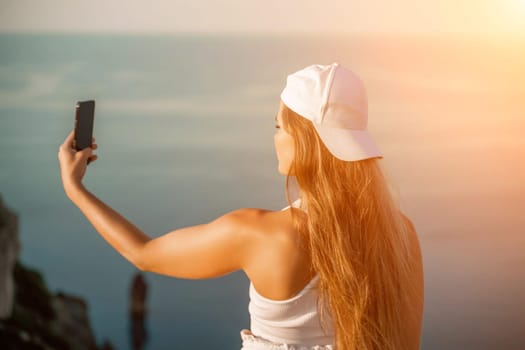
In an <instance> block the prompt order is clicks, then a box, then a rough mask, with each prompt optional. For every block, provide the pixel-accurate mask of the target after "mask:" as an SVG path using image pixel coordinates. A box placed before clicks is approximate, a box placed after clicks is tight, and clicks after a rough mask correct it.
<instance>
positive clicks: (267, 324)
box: [248, 199, 334, 349]
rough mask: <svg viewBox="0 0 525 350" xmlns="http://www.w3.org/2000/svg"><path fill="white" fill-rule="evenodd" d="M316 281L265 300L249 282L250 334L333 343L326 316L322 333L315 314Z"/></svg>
mask: <svg viewBox="0 0 525 350" xmlns="http://www.w3.org/2000/svg"><path fill="white" fill-rule="evenodd" d="M299 202H300V200H299V199H298V200H296V201H295V202H294V203H293V204H292V205H293V206H294V207H296V206H298V204H299ZM288 207H289V206H287V207H286V208H284V209H282V210H285V209H287V208H288ZM318 279H319V275H316V276H315V277H314V278H313V279H312V280H311V281H310V282H309V283H308V284H307V285H306V286H305V287H304V288H303V290H301V291H300V292H299V293H298V294H296V295H295V296H293V297H292V298H290V299H286V300H272V299H268V298H265V297H263V296H262V295H260V294H259V293H258V292H257V290H255V288H254V286H253V283H251V282H250V290H249V294H250V302H249V304H248V310H249V312H250V329H251V332H252V333H253V334H254V335H257V336H260V337H263V338H265V339H268V340H271V341H273V342H277V343H286V344H297V345H302V346H315V345H331V344H334V330H333V326H332V324H331V322H330V321H331V320H330V318H329V315H328V313H326V314H327V317H328V321H329V322H328V323H329V324H328V325H327V334H325V333H324V332H323V329H322V328H321V323H320V318H319V315H318V312H317V284H316V282H317V280H318ZM328 349H331V347H328Z"/></svg>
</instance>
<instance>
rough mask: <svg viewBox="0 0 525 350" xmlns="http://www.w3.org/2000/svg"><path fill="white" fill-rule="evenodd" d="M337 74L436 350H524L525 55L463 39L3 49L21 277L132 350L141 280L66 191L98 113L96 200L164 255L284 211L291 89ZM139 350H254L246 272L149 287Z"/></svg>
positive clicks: (45, 43) (113, 38)
mask: <svg viewBox="0 0 525 350" xmlns="http://www.w3.org/2000/svg"><path fill="white" fill-rule="evenodd" d="M336 61H337V62H339V63H340V64H343V65H345V66H346V67H348V68H350V69H352V70H353V71H354V72H355V73H356V74H357V75H358V76H359V77H360V78H361V79H362V80H363V82H364V84H365V87H366V92H367V98H368V129H369V131H370V132H371V134H372V135H373V137H374V139H375V140H376V143H377V144H378V147H379V148H380V149H381V151H382V152H383V154H384V158H383V159H382V160H381V162H382V166H383V169H384V171H385V174H386V176H387V177H388V179H389V183H390V184H391V188H392V193H393V196H394V197H395V198H396V201H397V202H398V204H399V206H400V208H401V209H402V210H403V211H404V212H405V213H406V215H407V216H409V217H410V218H411V220H412V222H413V223H414V225H415V227H416V230H417V232H418V237H419V240H420V245H421V250H422V254H423V261H424V273H425V277H424V278H425V306H424V315H423V329H422V343H421V348H422V349H424V350H438V349H448V350H452V349H458V350H466V349H476V350H484V349H487V350H488V349H506V350H510V349H516V350H518V349H525V269H524V267H525V214H524V212H525V37H523V36H521V37H520V36H504V35H499V36H498V35H493V36H488V37H487V36H482V35H479V36H474V35H470V36H466V35H459V34H458V35H453V34H442V35H441V34H440V35H425V34H406V35H405V34H404V35H401V34H392V33H383V34H380V33H374V34H352V35H350V34H345V35H343V34H341V35H339V34H337V35H336V34H334V35H328V34H319V35H317V34H316V35H313V34H312V35H310V34H289V35H258V34H224V35H222V34H213V33H209V34H174V35H148V34H129V35H125V34H68V33H65V34H58V33H52V34H49V33H48V34H44V33H33V34H2V35H0V184H1V185H0V195H1V196H2V199H3V200H4V203H5V204H6V205H7V206H8V207H10V208H11V209H12V210H13V211H15V212H16V213H17V214H18V216H19V234H20V242H21V246H22V249H21V251H20V256H19V259H20V260H21V261H22V262H23V263H24V264H26V265H28V266H30V267H32V268H36V269H38V270H39V271H41V272H42V274H43V276H44V278H45V281H46V283H47V285H48V287H49V289H50V290H51V291H53V292H58V291H63V292H64V293H67V294H72V295H75V296H78V297H81V298H83V299H84V300H85V301H86V302H87V305H88V317H89V321H90V323H91V325H92V327H93V332H94V335H95V337H96V340H97V342H98V343H99V344H101V343H102V342H103V341H105V340H108V341H110V342H111V343H112V344H113V345H114V346H115V348H116V349H131V348H133V345H132V342H133V341H132V339H133V338H132V333H133V332H132V330H133V329H134V328H133V327H134V326H133V324H132V322H131V320H130V318H129V303H130V287H131V283H132V279H133V276H134V275H135V273H137V271H138V270H137V268H136V267H135V266H133V265H132V264H131V263H130V262H129V261H127V260H126V259H125V258H124V257H123V256H122V255H121V254H120V253H118V252H117V251H116V250H114V249H113V248H112V247H111V246H110V245H109V244H108V243H107V242H106V241H105V240H104V239H103V238H102V237H101V236H100V235H99V234H98V232H97V231H96V230H95V229H94V227H93V226H92V225H91V224H90V222H89V221H88V220H87V219H86V217H85V216H83V214H82V213H81V211H80V210H79V209H78V208H77V207H76V206H75V205H74V204H73V203H72V202H71V201H70V200H69V199H68V198H67V196H66V195H65V193H64V190H63V187H62V183H61V179H60V169H59V163H58V157H57V154H58V149H59V146H60V144H61V143H62V142H63V141H64V139H65V137H66V136H67V135H68V133H69V132H70V131H71V130H72V129H73V126H74V111H75V104H76V102H77V101H83V100H89V99H94V100H95V101H96V107H95V123H94V136H95V138H96V143H97V144H98V149H97V150H96V151H95V152H94V153H95V154H97V155H98V159H97V160H96V161H95V162H94V163H92V164H90V165H89V166H88V169H87V172H86V174H85V177H84V180H83V183H84V185H85V186H86V188H87V189H88V190H89V191H90V192H92V193H93V194H95V195H96V196H97V197H98V198H99V199H101V200H102V201H104V203H106V204H107V205H109V206H110V207H111V208H113V209H114V210H116V211H117V212H118V213H120V214H121V215H123V216H124V217H125V218H127V219H128V220H129V221H130V222H132V223H133V224H135V225H136V226H137V227H138V228H140V229H141V230H142V231H143V232H144V233H146V234H147V235H148V236H150V237H151V238H155V237H159V236H161V235H163V234H165V233H168V232H171V231H173V230H176V229H178V228H182V227H187V226H192V225H198V224H202V223H207V222H210V221H212V220H214V219H215V218H217V217H219V216H221V215H223V214H225V213H227V212H229V211H232V210H235V209H238V208H243V207H250V208H263V209H268V210H280V209H282V208H284V207H285V206H286V205H287V202H286V196H285V178H284V177H283V176H282V175H280V174H279V173H278V171H277V166H278V162H277V157H276V154H275V149H274V144H273V134H274V132H275V129H274V125H275V124H274V117H275V115H276V113H277V110H278V108H279V98H280V93H281V91H282V89H283V88H284V86H285V83H286V77H287V75H288V74H291V73H293V72H295V71H297V70H300V69H302V68H304V67H306V66H308V65H311V64H329V63H332V62H336ZM143 275H144V278H145V280H146V282H147V286H148V288H147V298H146V301H147V307H148V312H147V314H146V317H145V320H144V325H145V330H146V334H147V337H146V341H145V344H144V345H143V347H142V349H151V350H164V349H166V350H167V349H211V348H213V349H240V347H241V339H240V334H239V332H240V330H241V329H243V328H249V326H250V323H249V322H250V320H249V313H248V302H249V297H248V287H249V280H248V278H247V276H246V275H245V274H244V273H243V272H242V271H236V272H233V273H231V274H227V275H225V276H221V277H216V278H209V279H202V280H192V279H182V278H174V277H169V276H165V275H160V274H156V273H151V272H144V273H143Z"/></svg>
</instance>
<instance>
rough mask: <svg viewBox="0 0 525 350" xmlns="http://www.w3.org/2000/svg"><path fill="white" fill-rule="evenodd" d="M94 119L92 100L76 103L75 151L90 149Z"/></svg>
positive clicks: (93, 102) (93, 103)
mask: <svg viewBox="0 0 525 350" xmlns="http://www.w3.org/2000/svg"><path fill="white" fill-rule="evenodd" d="M94 117H95V101H94V100H88V101H78V102H77V105H76V111H75V149H76V150H77V151H80V150H83V149H84V148H86V147H91V140H92V138H93V121H94Z"/></svg>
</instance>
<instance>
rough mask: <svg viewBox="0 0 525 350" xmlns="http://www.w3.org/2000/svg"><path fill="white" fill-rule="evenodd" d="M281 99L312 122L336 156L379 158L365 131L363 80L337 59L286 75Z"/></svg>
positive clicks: (365, 115)
mask: <svg viewBox="0 0 525 350" xmlns="http://www.w3.org/2000/svg"><path fill="white" fill-rule="evenodd" d="M281 100H282V101H283V103H284V104H285V105H286V106H287V107H288V108H290V109H291V110H292V111H294V112H296V113H297V114H299V115H301V116H302V117H304V118H307V119H309V120H311V121H312V123H313V125H314V127H315V129H316V130H317V133H318V135H319V137H320V138H321V140H322V141H323V143H324V144H325V146H326V148H328V150H329V151H330V152H331V153H332V154H333V155H334V156H335V157H337V158H339V159H341V160H346V161H355V160H361V159H366V158H373V157H380V158H383V155H382V154H381V151H380V150H379V148H378V147H377V146H376V143H375V142H374V140H373V139H372V136H371V135H370V134H369V132H368V130H367V125H368V101H367V96H366V90H365V87H364V84H363V82H362V81H361V79H359V77H358V76H357V75H356V74H355V73H353V72H352V71H351V70H349V69H347V68H345V67H343V66H342V65H340V64H339V63H337V62H334V63H332V64H330V65H320V64H313V65H310V66H308V67H306V68H303V69H301V70H299V71H297V72H295V73H292V74H290V75H288V77H287V78H286V86H285V88H284V89H283V91H282V93H281Z"/></svg>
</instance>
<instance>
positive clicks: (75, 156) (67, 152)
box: [58, 131, 98, 196]
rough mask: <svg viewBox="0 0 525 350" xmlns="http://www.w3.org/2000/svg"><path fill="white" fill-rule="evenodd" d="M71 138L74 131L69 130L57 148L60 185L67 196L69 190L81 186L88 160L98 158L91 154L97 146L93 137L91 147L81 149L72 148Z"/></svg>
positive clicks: (91, 160)
mask: <svg viewBox="0 0 525 350" xmlns="http://www.w3.org/2000/svg"><path fill="white" fill-rule="evenodd" d="M73 138H74V131H71V132H70V133H69V135H68V136H67V137H66V139H65V140H64V143H62V144H61V145H60V148H59V150H58V160H59V162H60V175H61V177H62V185H63V186H64V191H65V192H66V194H67V195H68V196H69V193H70V191H71V190H73V189H75V188H77V187H79V186H82V178H83V177H84V174H85V173H86V168H87V164H88V160H89V162H93V161H95V160H96V159H97V158H98V157H97V156H96V155H95V154H93V150H94V149H96V148H97V144H96V143H95V138H94V137H93V140H92V141H91V143H92V144H91V147H86V148H84V149H83V150H81V151H77V150H75V149H74V147H73Z"/></svg>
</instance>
